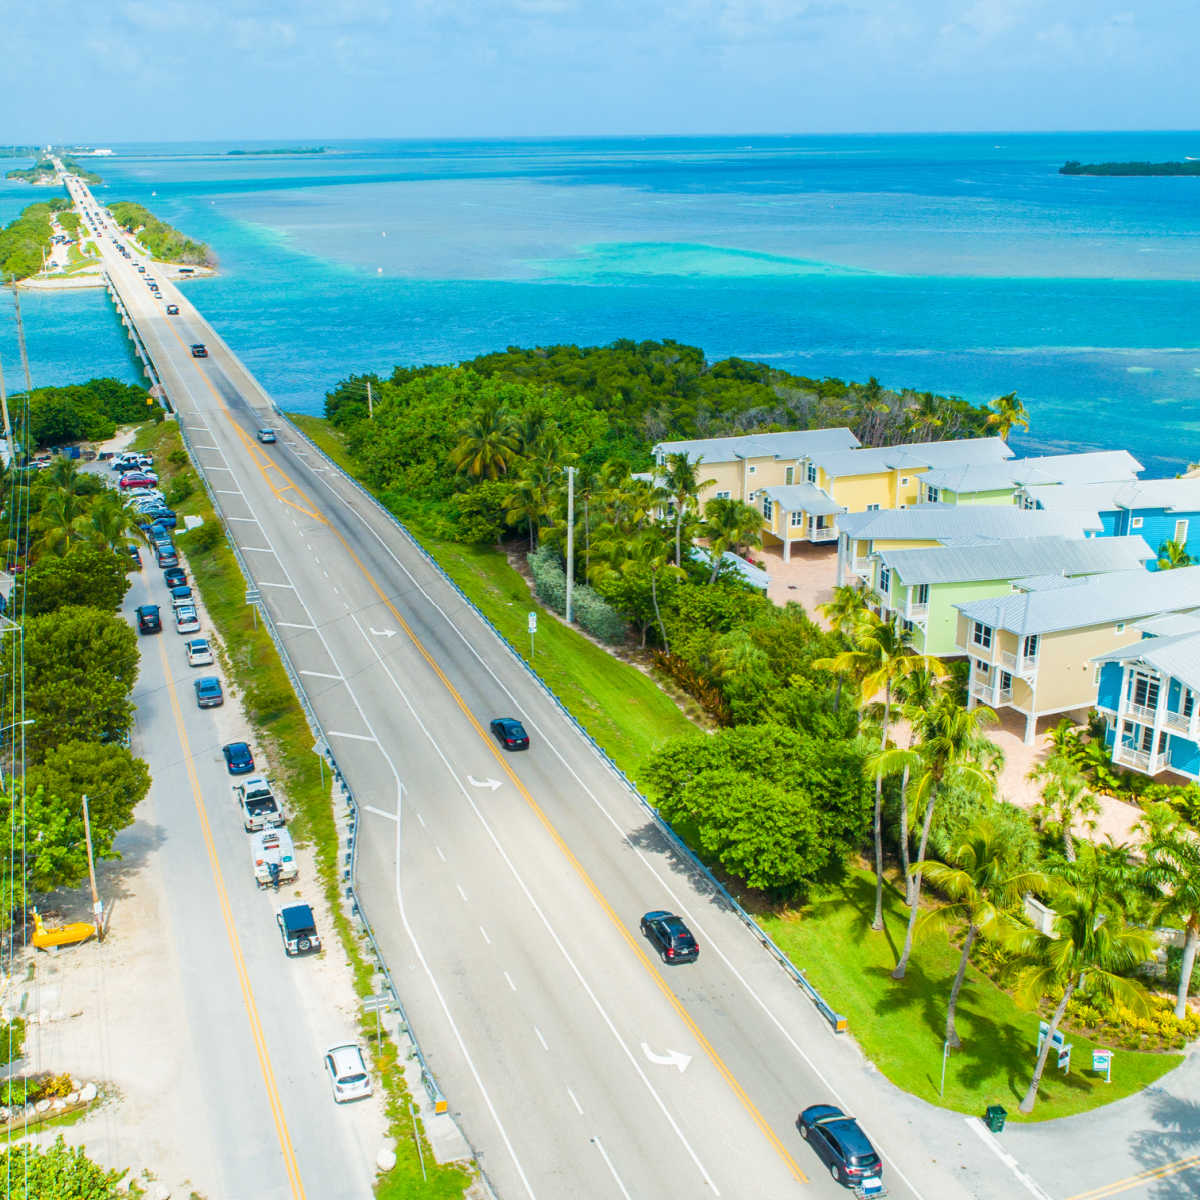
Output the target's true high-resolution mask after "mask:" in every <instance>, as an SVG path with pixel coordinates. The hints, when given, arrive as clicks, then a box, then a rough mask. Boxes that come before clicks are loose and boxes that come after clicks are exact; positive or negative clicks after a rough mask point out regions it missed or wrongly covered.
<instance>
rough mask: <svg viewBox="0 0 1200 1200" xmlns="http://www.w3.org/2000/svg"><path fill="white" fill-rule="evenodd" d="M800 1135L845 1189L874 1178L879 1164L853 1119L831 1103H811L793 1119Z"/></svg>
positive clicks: (873, 1150)
mask: <svg viewBox="0 0 1200 1200" xmlns="http://www.w3.org/2000/svg"><path fill="white" fill-rule="evenodd" d="M796 1127H797V1128H798V1129H799V1130H800V1136H801V1137H802V1138H803V1139H804V1140H805V1141H806V1142H808V1144H809V1145H810V1146H811V1147H812V1148H813V1149H814V1150H815V1151H816V1152H817V1157H818V1158H819V1159H820V1160H821V1161H822V1162H823V1163H824V1164H825V1165H826V1166H827V1167H828V1168H829V1173H830V1175H832V1176H833V1177H834V1179H836V1180H837V1181H838V1183H841V1184H844V1185H845V1186H846V1187H861V1185H862V1183H863V1180H865V1179H878V1178H879V1177H880V1176H881V1175H882V1174H883V1163H882V1162H881V1161H880V1158H879V1155H878V1154H876V1153H875V1147H874V1146H872V1145H871V1142H870V1140H869V1139H868V1137H867V1135H866V1134H865V1133H863V1131H862V1130H861V1129H860V1128H859V1124H858V1122H857V1121H856V1120H855V1119H854V1118H853V1117H848V1116H846V1114H845V1113H844V1112H842V1110H841V1109H840V1108H834V1106H833V1105H832V1104H814V1105H813V1106H812V1107H811V1108H806V1109H805V1110H804V1111H803V1112H802V1113H801V1114H800V1116H799V1117H797V1118H796Z"/></svg>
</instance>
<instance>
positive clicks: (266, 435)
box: [258, 429, 275, 443]
mask: <svg viewBox="0 0 1200 1200" xmlns="http://www.w3.org/2000/svg"><path fill="white" fill-rule="evenodd" d="M258 440H259V441H260V442H263V443H267V442H273V441H274V440H275V430H273V429H260V430H259V431H258Z"/></svg>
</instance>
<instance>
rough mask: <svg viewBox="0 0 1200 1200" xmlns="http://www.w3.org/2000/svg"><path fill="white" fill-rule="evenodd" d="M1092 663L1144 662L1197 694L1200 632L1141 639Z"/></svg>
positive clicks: (1198, 685)
mask: <svg viewBox="0 0 1200 1200" xmlns="http://www.w3.org/2000/svg"><path fill="white" fill-rule="evenodd" d="M1172 573H1173V572H1172ZM1092 662H1097V663H1106V662H1125V663H1144V664H1145V665H1146V666H1148V667H1153V668H1154V670H1156V671H1160V672H1161V673H1162V674H1163V675H1169V676H1171V677H1172V678H1173V679H1178V680H1179V681H1180V682H1181V683H1182V684H1183V685H1184V686H1185V687H1189V688H1193V689H1194V690H1196V691H1200V633H1184V634H1181V635H1179V636H1178V637H1150V638H1142V640H1141V641H1140V642H1131V643H1130V644H1129V645H1128V646H1123V647H1122V648H1121V649H1119V650H1111V651H1109V653H1107V654H1098V655H1096V657H1095V658H1093V659H1092Z"/></svg>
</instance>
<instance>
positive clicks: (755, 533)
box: [700, 498, 763, 583]
mask: <svg viewBox="0 0 1200 1200" xmlns="http://www.w3.org/2000/svg"><path fill="white" fill-rule="evenodd" d="M704 516H705V521H704V524H703V526H702V527H701V529H700V532H701V533H702V534H703V535H704V536H705V537H706V538H708V547H709V553H710V554H711V555H712V560H713V562H712V574H711V575H710V576H709V577H708V582H709V583H716V581H717V576H718V575H719V574H720V572H721V556H722V555H723V554H724V553H725V552H726V551H727V550H732V551H734V552H735V553H736V552H737V551H739V550H741V549H743V548H749V547H751V546H761V545H762V522H763V517H762V513H760V512H759V511H758V509H757V508H754V507H753V506H752V505H750V504H743V503H742V502H741V501H740V500H726V499H723V498H722V499H716V500H710V501H709V502H708V503H707V504H706V505H705V506H704Z"/></svg>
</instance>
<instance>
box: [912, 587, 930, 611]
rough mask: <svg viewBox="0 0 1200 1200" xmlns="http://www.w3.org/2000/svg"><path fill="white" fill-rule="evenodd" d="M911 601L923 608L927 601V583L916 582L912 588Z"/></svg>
mask: <svg viewBox="0 0 1200 1200" xmlns="http://www.w3.org/2000/svg"><path fill="white" fill-rule="evenodd" d="M912 602H913V604H915V605H916V606H917V607H918V608H924V607H925V606H926V605H928V603H929V584H927V583H918V584H917V586H916V587H915V588H913V590H912Z"/></svg>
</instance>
